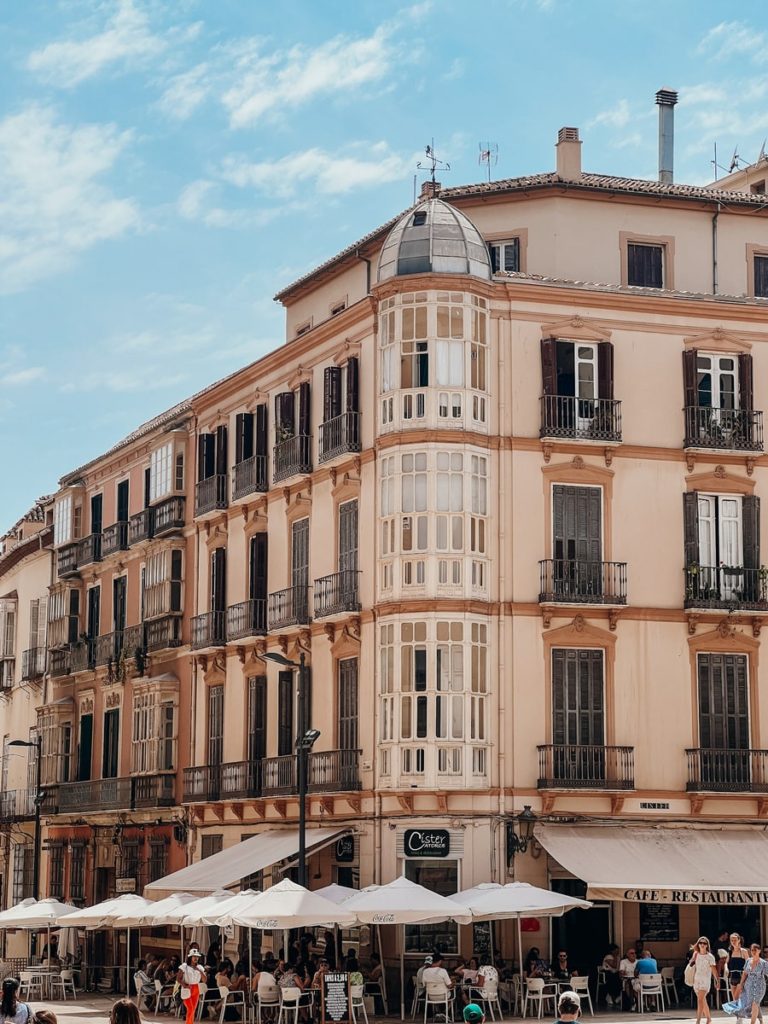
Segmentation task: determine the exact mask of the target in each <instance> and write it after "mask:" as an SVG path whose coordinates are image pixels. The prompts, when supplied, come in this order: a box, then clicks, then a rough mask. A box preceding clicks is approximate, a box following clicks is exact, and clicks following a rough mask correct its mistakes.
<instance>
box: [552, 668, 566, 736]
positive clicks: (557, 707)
mask: <svg viewBox="0 0 768 1024" xmlns="http://www.w3.org/2000/svg"><path fill="white" fill-rule="evenodd" d="M565 655H566V652H565V651H563V650H554V651H552V742H553V743H556V744H561V743H565V742H566V734H565Z"/></svg>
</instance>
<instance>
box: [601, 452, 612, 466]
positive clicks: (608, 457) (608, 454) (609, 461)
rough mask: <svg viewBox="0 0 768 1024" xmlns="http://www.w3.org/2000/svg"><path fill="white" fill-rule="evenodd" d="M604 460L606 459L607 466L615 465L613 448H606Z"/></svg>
mask: <svg viewBox="0 0 768 1024" xmlns="http://www.w3.org/2000/svg"><path fill="white" fill-rule="evenodd" d="M603 458H604V459H605V464H606V466H611V465H613V448H604V449H603Z"/></svg>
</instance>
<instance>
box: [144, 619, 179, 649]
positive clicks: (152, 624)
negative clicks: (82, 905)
mask: <svg viewBox="0 0 768 1024" xmlns="http://www.w3.org/2000/svg"><path fill="white" fill-rule="evenodd" d="M144 642H145V645H146V649H147V651H150V652H151V651H165V650H168V649H169V648H171V647H180V646H181V642H182V641H181V619H180V618H179V616H178V615H164V616H163V617H162V618H159V619H152V620H151V621H149V622H147V623H145V625H144Z"/></svg>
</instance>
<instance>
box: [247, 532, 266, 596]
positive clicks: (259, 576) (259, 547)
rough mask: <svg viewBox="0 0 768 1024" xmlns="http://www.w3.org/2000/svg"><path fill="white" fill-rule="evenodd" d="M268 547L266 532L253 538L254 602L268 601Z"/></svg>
mask: <svg viewBox="0 0 768 1024" xmlns="http://www.w3.org/2000/svg"><path fill="white" fill-rule="evenodd" d="M268 545H269V541H268V534H267V533H266V531H264V532H263V533H257V534H254V536H253V537H251V552H250V554H251V559H250V561H251V565H250V570H251V572H250V581H249V587H250V594H249V596H250V599H251V600H252V601H257V600H266V598H267V569H268V550H269V546H268Z"/></svg>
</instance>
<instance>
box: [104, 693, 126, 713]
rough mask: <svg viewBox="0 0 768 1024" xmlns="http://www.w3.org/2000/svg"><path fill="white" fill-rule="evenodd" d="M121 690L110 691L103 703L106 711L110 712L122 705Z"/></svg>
mask: <svg viewBox="0 0 768 1024" xmlns="http://www.w3.org/2000/svg"><path fill="white" fill-rule="evenodd" d="M122 692H123V691H122V690H110V692H109V693H108V694H107V696H106V699H105V701H104V706H105V707H106V709H107V711H111V710H112V709H113V708H119V707H120V705H121V703H122Z"/></svg>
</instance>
